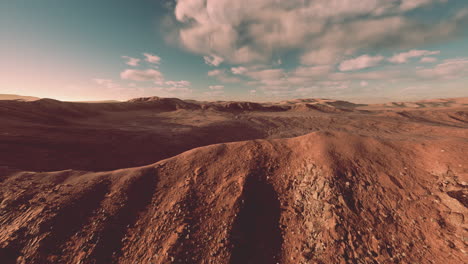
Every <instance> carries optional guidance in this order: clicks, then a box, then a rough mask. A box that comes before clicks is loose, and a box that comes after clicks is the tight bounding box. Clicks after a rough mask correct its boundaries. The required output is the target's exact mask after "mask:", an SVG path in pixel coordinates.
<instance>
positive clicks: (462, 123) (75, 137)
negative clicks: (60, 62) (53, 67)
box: [0, 97, 468, 264]
mask: <svg viewBox="0 0 468 264" xmlns="http://www.w3.org/2000/svg"><path fill="white" fill-rule="evenodd" d="M6 99H9V100H2V101H0V262H1V263H4V264H10V263H21V264H30V263H32V264H34V263H37V264H45V263H77V264H78V263H81V264H101V263H154V264H156V263H213V264H217V263H234V264H237V263H238V264H248V263H252V264H261V263H266V264H269V263H272V264H275V263H281V264H283V263H290V264H301V263H316V264H328V263H332V264H333V263H339V264H341V263H372V264H376V263H380V264H390V263H402V264H403V263H405V264H416V263H419V264H426V263H444V264H451V263H453V264H460V263H466V262H467V260H468V256H467V254H468V247H467V245H468V232H467V230H468V225H467V224H468V222H467V221H468V210H467V206H468V197H467V194H468V189H467V185H468V98H454V99H439V100H426V101H419V102H413V103H408V102H406V103H387V104H380V105H377V104H373V105H365V104H354V103H350V102H345V101H337V100H327V99H298V100H290V101H283V102H274V103H250V102H198V101H190V100H185V101H184V100H179V99H175V98H158V97H150V98H138V99H134V100H130V101H128V102H101V103H71V102H61V101H56V100H52V99H37V98H29V97H28V98H23V100H12V99H14V98H6Z"/></svg>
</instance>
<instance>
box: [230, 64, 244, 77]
mask: <svg viewBox="0 0 468 264" xmlns="http://www.w3.org/2000/svg"><path fill="white" fill-rule="evenodd" d="M231 71H232V73H233V74H237V75H242V74H244V73H246V72H247V71H248V69H247V68H246V67H242V66H241V67H232V68H231Z"/></svg>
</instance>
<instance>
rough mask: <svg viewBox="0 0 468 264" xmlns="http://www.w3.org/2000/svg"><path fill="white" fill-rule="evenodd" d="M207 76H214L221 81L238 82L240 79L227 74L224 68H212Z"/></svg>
mask: <svg viewBox="0 0 468 264" xmlns="http://www.w3.org/2000/svg"><path fill="white" fill-rule="evenodd" d="M208 76H210V77H215V78H216V79H218V80H219V81H221V82H223V83H238V82H241V81H242V80H241V79H239V78H237V77H234V76H231V75H229V74H228V73H226V71H225V70H212V71H209V72H208Z"/></svg>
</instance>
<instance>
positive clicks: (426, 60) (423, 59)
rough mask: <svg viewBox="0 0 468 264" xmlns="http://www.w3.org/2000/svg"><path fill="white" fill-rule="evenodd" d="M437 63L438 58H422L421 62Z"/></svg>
mask: <svg viewBox="0 0 468 264" xmlns="http://www.w3.org/2000/svg"><path fill="white" fill-rule="evenodd" d="M436 61H437V58H433V57H424V58H421V60H420V62H422V63H431V62H436Z"/></svg>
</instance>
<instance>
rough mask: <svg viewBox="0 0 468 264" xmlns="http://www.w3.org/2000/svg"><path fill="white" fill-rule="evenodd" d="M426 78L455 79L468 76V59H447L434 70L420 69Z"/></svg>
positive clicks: (418, 72)
mask: <svg viewBox="0 0 468 264" xmlns="http://www.w3.org/2000/svg"><path fill="white" fill-rule="evenodd" d="M417 74H418V75H419V76H421V77H424V78H442V79H454V78H460V77H464V76H467V75H468V58H457V59H447V60H444V61H443V62H442V63H439V64H437V65H436V66H434V67H432V68H424V69H419V70H418V71H417Z"/></svg>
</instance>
